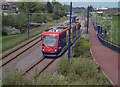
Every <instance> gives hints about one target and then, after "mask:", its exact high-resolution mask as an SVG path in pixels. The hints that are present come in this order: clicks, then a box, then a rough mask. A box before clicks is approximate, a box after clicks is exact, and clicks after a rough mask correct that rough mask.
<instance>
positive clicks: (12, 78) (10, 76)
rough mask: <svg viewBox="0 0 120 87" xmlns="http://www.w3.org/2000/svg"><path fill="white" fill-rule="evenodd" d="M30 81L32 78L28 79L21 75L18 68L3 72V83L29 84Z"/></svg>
mask: <svg viewBox="0 0 120 87" xmlns="http://www.w3.org/2000/svg"><path fill="white" fill-rule="evenodd" d="M31 83H32V80H28V79H27V78H25V77H24V76H22V75H21V73H20V71H18V70H12V71H6V72H4V73H3V85H30V84H31Z"/></svg>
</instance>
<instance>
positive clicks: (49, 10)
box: [46, 1, 53, 13]
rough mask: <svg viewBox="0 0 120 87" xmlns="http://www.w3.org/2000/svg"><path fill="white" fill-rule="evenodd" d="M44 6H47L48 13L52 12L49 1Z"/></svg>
mask: <svg viewBox="0 0 120 87" xmlns="http://www.w3.org/2000/svg"><path fill="white" fill-rule="evenodd" d="M46 7H47V11H48V12H49V13H52V12H53V7H52V5H51V3H50V2H49V1H48V2H47V5H46Z"/></svg>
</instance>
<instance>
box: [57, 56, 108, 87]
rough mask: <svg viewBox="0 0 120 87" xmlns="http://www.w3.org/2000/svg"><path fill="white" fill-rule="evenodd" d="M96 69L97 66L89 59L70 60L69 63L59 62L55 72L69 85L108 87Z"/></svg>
mask: <svg viewBox="0 0 120 87" xmlns="http://www.w3.org/2000/svg"><path fill="white" fill-rule="evenodd" d="M98 68H99V65H97V64H96V63H95V62H94V61H93V60H91V59H86V58H81V59H80V58H76V59H73V58H72V59H71V61H68V60H66V59H63V60H61V61H60V63H59V66H58V70H57V72H58V74H59V75H63V76H64V77H65V78H66V81H67V82H68V83H69V84H71V85H75V84H77V85H98V84H99V85H108V84H109V81H108V79H107V78H106V77H105V76H104V75H103V73H102V72H98Z"/></svg>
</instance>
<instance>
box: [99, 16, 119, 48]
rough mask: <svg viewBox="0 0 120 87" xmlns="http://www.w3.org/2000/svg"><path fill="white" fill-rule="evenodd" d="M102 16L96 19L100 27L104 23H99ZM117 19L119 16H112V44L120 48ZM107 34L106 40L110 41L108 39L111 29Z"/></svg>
mask: <svg viewBox="0 0 120 87" xmlns="http://www.w3.org/2000/svg"><path fill="white" fill-rule="evenodd" d="M102 17H103V16H99V17H98V22H99V23H100V24H101V25H104V23H101V21H102V20H103V19H102ZM119 18H120V15H118V16H117V15H113V16H112V43H114V44H116V45H118V46H120V38H119V34H120V30H119V27H120V25H119ZM107 32H108V36H107V40H108V41H110V37H111V28H110V30H108V31H107Z"/></svg>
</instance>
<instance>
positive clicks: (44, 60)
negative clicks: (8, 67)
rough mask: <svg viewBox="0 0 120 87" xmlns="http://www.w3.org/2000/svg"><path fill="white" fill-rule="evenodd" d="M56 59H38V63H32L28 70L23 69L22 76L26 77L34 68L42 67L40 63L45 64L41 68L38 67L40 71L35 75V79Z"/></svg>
mask: <svg viewBox="0 0 120 87" xmlns="http://www.w3.org/2000/svg"><path fill="white" fill-rule="evenodd" d="M56 59H57V58H52V59H48V58H44V57H42V58H40V60H39V61H36V62H34V63H33V64H32V65H31V66H29V67H28V68H26V69H25V71H24V73H23V74H22V75H26V74H27V73H28V72H30V71H31V70H32V69H34V68H35V67H37V66H39V65H40V64H41V65H42V63H46V62H47V63H46V64H44V65H43V67H39V68H40V70H39V72H38V73H37V75H36V76H35V78H37V77H38V76H39V75H40V74H41V73H42V72H43V71H44V70H46V69H47V68H48V67H49V66H50V65H51V64H52V63H53V62H54V61H55V60H56Z"/></svg>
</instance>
